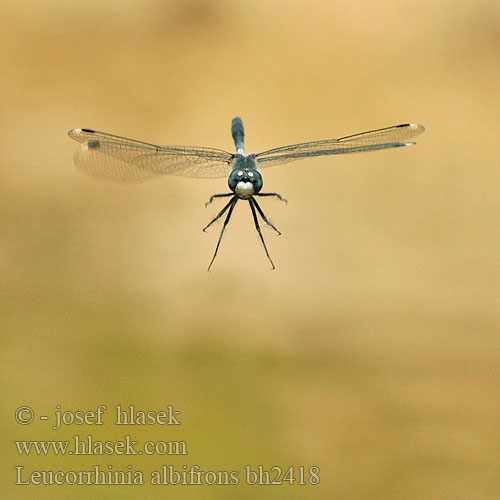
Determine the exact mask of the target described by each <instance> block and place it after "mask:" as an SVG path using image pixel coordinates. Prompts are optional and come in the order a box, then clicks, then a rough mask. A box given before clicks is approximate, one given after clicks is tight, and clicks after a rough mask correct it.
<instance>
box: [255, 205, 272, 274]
mask: <svg viewBox="0 0 500 500" xmlns="http://www.w3.org/2000/svg"><path fill="white" fill-rule="evenodd" d="M248 203H250V208H251V209H252V215H253V221H254V222H255V229H257V232H258V233H259V236H260V241H262V245H263V246H264V250H265V251H266V255H267V258H268V259H269V262H270V263H271V265H272V266H273V267H272V268H271V269H276V267H275V265H274V262H273V261H272V259H271V256H270V255H269V252H268V251H267V247H266V242H265V241H264V237H263V236H262V232H261V230H260V226H259V221H258V220H257V214H256V212H255V206H254V203H255V201H254V200H253V199H252V198H250V199H249V200H248Z"/></svg>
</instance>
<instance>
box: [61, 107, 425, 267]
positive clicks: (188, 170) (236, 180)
mask: <svg viewBox="0 0 500 500" xmlns="http://www.w3.org/2000/svg"><path fill="white" fill-rule="evenodd" d="M424 130H425V129H424V127H423V126H422V125H416V124H413V123H405V124H402V125H395V126H392V127H386V128H381V129H377V130H371V131H369V132H362V133H360V134H354V135H348V136H346V137H341V138H340V139H325V140H321V141H312V142H303V143H300V144H294V145H292V146H283V147H280V148H275V149H270V150H268V151H264V152H262V153H258V154H253V153H251V154H247V153H245V150H244V147H243V143H244V135H245V134H244V129H243V122H242V121H241V118H238V117H236V118H234V119H233V121H232V126H231V133H232V136H233V140H234V144H235V146H236V152H235V153H228V152H227V151H222V150H220V149H212V148H204V147H190V146H156V145H154V144H149V143H147V142H142V141H136V140H133V139H125V138H124V137H119V136H117V135H113V134H106V133H104V132H98V131H97V130H91V129H87V128H79V129H75V130H70V131H69V132H68V135H69V137H71V139H74V140H75V141H78V142H79V143H81V147H79V148H78V149H77V151H76V152H75V155H74V162H75V165H76V166H77V167H79V168H81V169H82V170H84V171H85V172H87V173H89V174H91V175H94V176H98V177H103V178H107V179H113V180H118V181H122V182H134V181H141V180H144V179H148V178H151V177H155V176H160V175H166V174H170V175H180V176H184V177H195V178H198V179H216V178H223V177H228V185H229V189H230V192H229V193H223V194H214V195H213V196H212V197H211V198H210V200H209V201H208V202H207V203H206V204H205V205H206V206H208V205H209V204H210V203H212V201H213V200H214V199H216V198H225V197H230V200H229V201H228V203H227V204H226V205H225V206H224V207H223V208H222V210H220V212H219V213H218V214H217V215H216V216H215V217H214V218H213V219H212V220H211V221H210V222H209V223H208V224H207V225H206V226H205V227H204V228H203V231H206V230H207V229H208V228H209V227H210V226H211V225H212V224H213V223H214V222H216V221H217V220H218V219H220V218H221V217H222V216H223V215H224V214H226V212H227V214H226V217H225V219H224V224H223V226H222V229H221V232H220V234H219V239H218V241H217V246H216V247H215V252H214V255H213V257H212V260H211V261H210V265H209V266H208V270H210V268H211V267H212V264H213V263H214V260H215V258H216V257H217V252H218V251H219V246H220V243H221V241H222V236H223V234H224V231H225V229H226V227H227V225H228V223H229V220H230V219H231V215H232V213H233V210H234V207H235V206H236V203H237V202H238V200H246V201H248V203H249V205H250V210H251V211H252V217H253V220H254V223H255V228H256V229H257V232H258V234H259V237H260V240H261V242H262V245H263V247H264V250H265V252H266V255H267V258H268V259H269V262H270V263H271V266H272V269H275V266H274V263H273V261H272V259H271V257H270V255H269V252H268V250H267V246H266V243H265V241H264V237H263V235H262V231H261V228H260V225H259V216H260V217H261V218H262V220H263V221H264V223H265V224H267V225H268V226H269V227H271V228H272V229H274V230H275V231H276V232H277V233H278V234H281V233H280V232H279V231H278V230H277V229H276V227H274V225H273V224H272V223H271V222H270V221H269V219H268V218H267V217H266V215H265V214H264V212H263V210H262V208H261V207H260V205H259V203H258V202H257V199H256V197H273V198H277V199H279V200H282V201H284V202H286V200H285V199H284V198H282V197H281V196H280V195H279V194H278V193H263V192H262V186H263V180H262V174H261V172H260V170H261V169H263V168H266V167H273V166H275V165H281V164H283V163H288V162H291V161H295V160H303V159H307V158H311V157H315V156H329V155H339V154H348V153H360V152H364V151H377V150H381V149H390V148H399V147H403V146H412V145H413V144H415V143H414V142H408V139H411V138H412V137H414V136H416V135H418V134H421V133H422V132H423V131H424Z"/></svg>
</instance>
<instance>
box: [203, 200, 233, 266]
mask: <svg viewBox="0 0 500 500" xmlns="http://www.w3.org/2000/svg"><path fill="white" fill-rule="evenodd" d="M237 201H238V197H237V196H235V197H234V198H233V199H232V200H231V201H230V202H229V203H228V204H227V205H226V206H225V207H224V210H226V208H227V207H229V206H230V207H231V208H230V209H229V212H228V213H227V217H226V220H225V221H224V225H223V226H222V230H221V232H220V235H219V241H218V242H217V246H216V247H215V252H214V256H213V257H212V260H211V261H210V265H209V266H208V271H210V268H211V267H212V264H213V263H214V260H215V257H217V252H218V250H219V245H220V242H221V240H222V235H223V234H224V231H225V229H226V226H227V224H228V222H229V219H230V218H231V214H232V213H233V209H234V206H235V205H236V202H237ZM221 215H222V214H221ZM218 217H220V215H219V216H217V218H218Z"/></svg>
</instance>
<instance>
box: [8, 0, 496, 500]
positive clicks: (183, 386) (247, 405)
mask: <svg viewBox="0 0 500 500" xmlns="http://www.w3.org/2000/svg"><path fill="white" fill-rule="evenodd" d="M499 27H500V7H499V4H498V2H497V1H483V0H480V1H478V0H469V1H465V0H464V1H456V0H444V1H442V2H433V1H431V0H422V1H417V2H401V1H394V0H384V1H380V2H370V1H368V0H354V1H351V2H340V1H331V2H317V1H316V2H315V1H313V2H301V1H297V0H287V1H284V0H283V1H282V0H271V1H270V0H266V1H263V0H262V1H260V0H258V1H257V0H248V1H228V0H227V1H225V0H220V1H216V2H210V1H202V0H177V1H159V0H157V1H153V0H151V1H146V0H142V1H141V0H128V1H126V2H123V1H118V0H107V1H106V2H102V1H97V0H94V1H90V0H89V1H79V2H75V1H68V0H48V1H44V2H41V1H35V0H31V1H21V2H15V1H11V0H8V1H4V2H3V3H2V29H1V30H0V40H1V56H0V57H1V60H2V71H1V73H0V95H1V102H2V110H1V113H0V129H1V141H2V142H1V145H0V169H1V176H2V183H1V197H0V207H1V208H0V221H1V236H0V272H1V276H2V279H1V282H0V293H1V303H0V307H1V312H0V328H1V330H2V339H3V347H2V350H1V352H2V372H1V374H2V375H1V377H2V378H1V380H2V393H3V397H2V436H3V439H2V441H3V444H2V448H3V450H4V456H6V462H5V467H3V471H2V480H3V483H4V486H2V491H4V492H5V495H6V496H5V498H12V499H14V498H15V499H33V498H49V497H50V498H51V499H59V498H61V499H62V498H72V499H89V498H92V499H94V498H95V499H101V498H102V499H104V498H116V499H120V500H126V499H138V498H148V499H166V498H179V499H180V498H186V499H198V498H199V499H202V498H203V499H207V498H213V499H220V498H241V499H250V498H252V499H253V498H259V499H268V498H269V499H274V498H276V499H278V498H279V499H281V498H287V499H299V498H306V497H308V498H317V499H334V498H335V499H337V498H338V499H344V500H345V499H347V500H349V499H352V500H354V499H374V498H381V499H382V498H383V499H385V500H389V499H415V500H416V499H419V500H431V499H432V500H435V499H440V500H456V499H459V498H468V499H472V498H473V499H475V500H483V499H484V500H492V499H494V498H498V495H499V493H500V473H499V471H500V406H499V405H500V384H499V382H500V349H499V337H500V335H499V334H500V309H499V306H500V287H499V283H500V165H499V153H500V147H499V137H500V119H499V102H500V28H499ZM236 115H239V116H241V117H242V118H243V121H244V124H245V129H246V143H245V145H246V149H247V151H249V152H259V151H263V150H266V149H269V148H272V147H277V146H282V145H286V144H293V143H295V142H303V141H308V140H315V139H325V138H330V137H339V136H343V135H347V134H351V133H357V132H362V131H365V130H370V129H373V128H379V127H384V126H389V125H395V124H398V123H405V122H408V121H411V122H416V123H422V124H423V125H425V126H426V129H427V130H426V132H425V134H424V135H422V136H420V137H418V138H417V139H416V140H417V142H418V145H417V146H414V147H412V148H404V149H399V150H393V151H382V152H375V153H370V154H362V155H352V156H343V157H342V156H339V157H332V158H324V159H313V160H310V161H303V162H296V163H290V164H288V165H284V166H281V167H275V168H273V169H267V170H265V171H264V184H265V190H266V191H277V192H279V193H281V194H282V195H283V196H285V197H286V198H288V200H289V202H288V206H285V205H283V204H280V203H278V202H272V201H270V200H264V201H263V203H262V205H263V208H264V210H265V211H266V213H268V215H270V217H271V219H272V221H273V222H274V223H275V224H276V226H277V227H278V228H279V229H280V230H281V231H282V232H283V235H282V236H281V237H277V236H276V235H275V234H274V233H273V232H272V231H268V230H266V231H265V237H266V240H267V244H268V247H269V251H270V253H271V256H272V257H273V259H274V261H275V263H276V266H277V270H276V271H272V272H271V271H270V270H269V264H268V262H267V260H266V257H265V254H264V251H263V249H262V248H261V246H260V242H259V240H258V237H257V233H256V232H255V230H254V227H253V222H252V220H251V214H250V211H249V209H248V207H246V206H244V205H243V204H241V205H238V206H237V209H236V211H235V215H234V218H233V220H232V222H231V225H230V226H229V229H228V231H227V233H226V235H225V238H224V241H223V244H222V247H221V250H220V253H219V256H218V258H217V260H216V261H215V264H214V267H213V270H212V272H211V273H207V271H206V268H207V266H208V263H209V261H210V258H211V256H212V252H213V250H214V247H215V244H216V241H217V236H218V232H219V230H220V227H221V226H220V225H219V226H218V227H214V228H213V229H211V230H210V231H209V233H208V234H203V233H202V232H201V228H202V227H203V226H204V225H205V224H206V223H207V222H208V221H209V220H210V217H211V216H213V215H214V214H215V213H216V211H217V207H218V205H217V206H212V207H210V208H209V209H205V207H204V202H205V201H206V200H207V199H208V198H209V196H210V195H211V194H213V193H218V192H224V191H226V189H227V184H226V180H225V179H222V180H209V181H204V180H195V179H183V178H179V177H168V178H163V179H160V180H155V181H151V182H148V183H143V184H139V185H125V186H122V185H116V184H110V183H106V182H103V181H100V180H96V179H92V178H88V177H86V176H84V175H82V174H81V173H80V172H79V171H77V169H76V168H75V167H74V166H73V162H72V155H73V151H74V148H75V146H76V143H73V141H71V140H70V139H69V138H68V137H67V135H66V133H67V131H68V130H69V129H72V128H79V127H89V128H95V129H97V130H102V131H106V132H110V133H114V134H118V135H122V136H125V137H131V138H135V139H140V140H144V141H148V142H153V143H157V144H186V145H198V146H208V147H215V148H220V149H225V150H228V151H233V148H234V146H233V143H232V139H231V135H230V122H231V119H232V118H233V117H234V116H236ZM57 404H60V405H62V407H63V408H64V409H72V410H77V409H95V408H96V407H97V405H98V404H106V405H107V406H108V408H112V407H113V406H114V405H116V404H122V405H129V404H135V405H136V407H138V408H142V409H156V410H159V409H162V408H165V406H166V405H168V404H173V405H175V407H176V408H178V409H180V410H182V426H181V427H180V428H175V429H173V430H172V429H171V428H161V427H155V428H146V429H144V428H136V429H125V430H124V429H122V428H116V427H115V426H113V425H111V423H109V425H108V424H106V425H105V426H103V427H102V428H99V429H94V428H91V427H84V428H81V427H80V428H75V427H72V428H69V429H65V430H60V431H57V432H56V431H52V430H50V426H49V425H48V423H46V422H40V421H36V422H35V423H33V424H32V425H30V426H20V425H17V424H15V422H14V417H13V415H14V411H15V409H16V408H17V407H18V406H21V405H30V406H32V407H33V408H34V409H35V411H36V412H37V415H39V414H42V415H43V414H46V415H52V414H53V412H54V410H55V407H56V405H57ZM110 412H111V410H109V411H108V414H107V417H108V418H107V420H106V422H110V421H111V420H112V418H111V417H112V414H111V413H110ZM90 433H92V434H94V435H95V436H97V437H100V438H101V439H121V438H123V436H124V435H125V434H132V436H133V438H135V439H138V440H144V439H146V438H147V439H157V440H159V439H176V440H185V441H186V442H187V444H188V451H189V455H188V457H185V458H181V457H168V456H153V457H86V459H85V460H82V459H79V458H76V457H69V456H66V457H54V456H50V457H36V456H33V457H29V458H27V457H20V456H18V455H17V452H16V451H15V449H14V447H13V444H12V442H13V441H14V440H19V439H68V438H70V437H71V436H73V435H74V434H81V435H84V436H85V435H87V434H90ZM93 464H101V465H102V466H103V467H106V465H107V464H111V465H113V467H115V469H124V468H126V466H127V465H132V466H133V468H134V469H138V470H143V471H144V472H145V475H146V478H147V476H148V473H149V472H150V471H151V470H153V469H155V468H159V467H161V465H163V464H167V465H168V464H170V465H174V466H176V467H179V468H180V467H182V464H188V465H192V464H198V465H200V467H201V468H202V469H204V470H233V469H235V470H240V471H241V470H243V468H244V466H245V465H247V464H252V465H254V466H255V465H259V464H263V465H266V466H273V465H278V466H281V467H283V468H287V467H288V466H291V465H294V466H296V467H298V466H301V465H303V466H306V467H309V466H311V465H316V466H319V467H320V468H321V483H320V484H319V485H317V486H314V487H313V486H297V485H294V486H272V487H257V486H253V487H252V486H247V485H245V484H243V481H242V482H241V483H240V484H239V485H238V486H226V487H222V486H220V487H216V486H210V487H199V486H186V487H176V488H175V489H174V487H167V486H156V487H153V486H148V485H145V486H136V487H132V486H128V487H127V486H89V487H84V486H80V487H77V486H15V485H14V481H15V471H14V466H15V465H24V466H25V467H26V471H27V472H29V471H32V470H83V469H86V468H89V467H90V466H91V465H93ZM241 477H242V476H240V478H241Z"/></svg>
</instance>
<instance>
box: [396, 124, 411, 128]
mask: <svg viewBox="0 0 500 500" xmlns="http://www.w3.org/2000/svg"><path fill="white" fill-rule="evenodd" d="M410 125H411V123H402V124H401V125H398V128H399V127H409V126H410Z"/></svg>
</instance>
